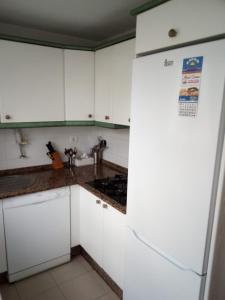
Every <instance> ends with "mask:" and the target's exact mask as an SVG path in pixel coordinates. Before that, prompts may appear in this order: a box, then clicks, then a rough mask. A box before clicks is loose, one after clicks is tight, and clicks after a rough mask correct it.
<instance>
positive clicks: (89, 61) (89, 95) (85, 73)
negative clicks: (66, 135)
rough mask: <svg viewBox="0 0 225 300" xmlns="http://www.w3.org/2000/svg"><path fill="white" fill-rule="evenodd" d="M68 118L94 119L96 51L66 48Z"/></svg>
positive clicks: (79, 119) (66, 104)
mask: <svg viewBox="0 0 225 300" xmlns="http://www.w3.org/2000/svg"><path fill="white" fill-rule="evenodd" d="M64 61H65V110H66V120H68V121H74V120H75V121H76V120H78V121H85V120H90V121H91V120H94V52H91V51H78V50H65V51H64Z"/></svg>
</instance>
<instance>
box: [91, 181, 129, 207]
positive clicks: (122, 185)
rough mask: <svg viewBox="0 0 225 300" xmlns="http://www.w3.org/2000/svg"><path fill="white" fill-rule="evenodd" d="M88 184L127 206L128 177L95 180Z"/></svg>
mask: <svg viewBox="0 0 225 300" xmlns="http://www.w3.org/2000/svg"><path fill="white" fill-rule="evenodd" d="M88 184H89V185H90V186H92V187H93V188H95V189H96V190H98V191H99V192H101V193H103V194H105V195H107V196H109V197H110V198H112V199H113V200H115V201H116V202H118V203H120V204H121V205H123V206H125V205H126V204H127V175H115V176H114V177H107V178H104V179H95V180H94V181H91V182H88Z"/></svg>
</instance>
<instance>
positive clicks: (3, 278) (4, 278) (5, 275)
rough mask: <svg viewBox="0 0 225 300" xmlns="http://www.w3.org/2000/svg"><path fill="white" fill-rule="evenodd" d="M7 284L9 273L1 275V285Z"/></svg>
mask: <svg viewBox="0 0 225 300" xmlns="http://www.w3.org/2000/svg"><path fill="white" fill-rule="evenodd" d="M5 282H7V272H4V273H0V283H5Z"/></svg>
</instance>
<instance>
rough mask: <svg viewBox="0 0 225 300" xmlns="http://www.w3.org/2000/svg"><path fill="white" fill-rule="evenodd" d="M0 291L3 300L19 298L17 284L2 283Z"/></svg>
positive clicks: (16, 299)
mask: <svg viewBox="0 0 225 300" xmlns="http://www.w3.org/2000/svg"><path fill="white" fill-rule="evenodd" d="M0 292H1V294H2V299H3V300H19V295H18V293H17V290H16V287H15V284H8V283H6V284H1V285H0Z"/></svg>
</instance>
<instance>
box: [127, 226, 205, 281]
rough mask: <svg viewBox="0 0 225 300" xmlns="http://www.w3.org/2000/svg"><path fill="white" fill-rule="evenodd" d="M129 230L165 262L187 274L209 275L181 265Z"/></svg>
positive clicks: (132, 230)
mask: <svg viewBox="0 0 225 300" xmlns="http://www.w3.org/2000/svg"><path fill="white" fill-rule="evenodd" d="M128 228H129V230H131V232H132V233H133V235H134V236H135V238H136V239H138V240H139V241H140V242H141V243H142V244H144V245H145V246H147V247H148V248H150V249H151V250H153V251H154V252H156V253H157V254H158V255H160V256H161V257H163V258H164V259H165V260H167V261H168V262H170V263H171V264H173V265H174V266H175V267H177V268H179V269H180V270H182V271H187V272H192V273H194V274H196V275H197V276H201V277H202V276H205V275H206V274H207V273H203V274H200V273H198V272H196V271H195V270H193V269H191V268H189V267H187V266H185V265H183V264H181V263H179V262H178V261H176V260H175V259H174V258H173V257H171V256H168V255H166V254H165V253H163V251H162V250H160V249H159V248H157V247H156V246H154V245H150V244H149V243H148V242H147V241H146V240H145V239H144V238H143V237H140V235H139V234H137V232H136V231H135V230H134V229H133V228H131V227H129V226H128Z"/></svg>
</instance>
